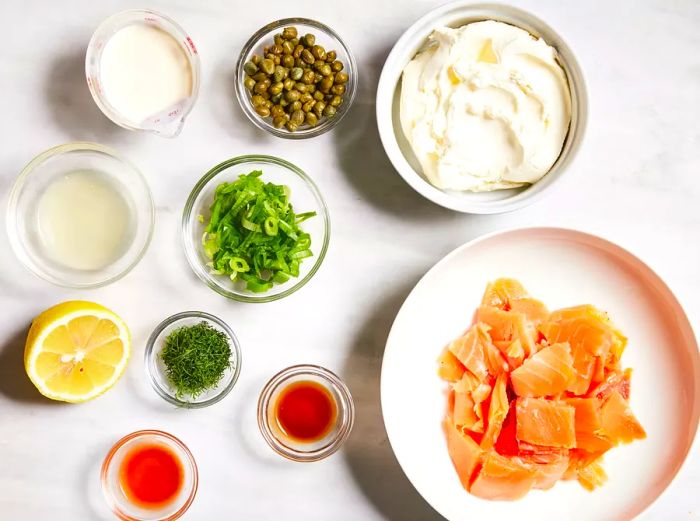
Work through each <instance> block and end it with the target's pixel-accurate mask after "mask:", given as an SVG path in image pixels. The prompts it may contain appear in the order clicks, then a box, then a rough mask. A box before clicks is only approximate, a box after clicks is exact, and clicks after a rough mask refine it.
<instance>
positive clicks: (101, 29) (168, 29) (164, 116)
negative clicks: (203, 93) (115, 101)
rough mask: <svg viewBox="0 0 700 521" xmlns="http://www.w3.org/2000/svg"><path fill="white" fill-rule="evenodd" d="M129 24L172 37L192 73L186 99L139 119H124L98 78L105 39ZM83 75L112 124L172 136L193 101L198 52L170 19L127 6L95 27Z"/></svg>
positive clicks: (195, 97) (179, 127)
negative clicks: (127, 7)
mask: <svg viewBox="0 0 700 521" xmlns="http://www.w3.org/2000/svg"><path fill="white" fill-rule="evenodd" d="M133 24H147V25H150V26H153V27H157V28H158V29H160V30H162V31H164V32H165V33H167V34H169V35H170V36H172V37H173V38H174V39H175V41H176V42H178V43H179V45H180V47H181V48H182V50H183V51H184V54H185V56H186V57H187V60H188V61H189V65H190V69H191V72H192V91H191V93H190V95H189V96H188V97H187V98H184V99H182V100H180V101H179V102H177V103H175V104H174V105H171V106H170V107H167V108H166V109H164V110H162V111H159V112H157V113H155V114H153V115H151V116H149V117H148V118H146V119H145V120H143V121H140V122H134V121H130V120H128V119H127V118H125V117H124V116H123V115H122V114H120V113H119V112H118V111H117V110H116V109H115V108H114V107H113V106H112V105H111V104H110V102H109V100H108V98H107V96H106V95H105V92H104V88H103V85H102V82H101V79H100V78H101V70H100V62H101V58H102V51H103V50H104V48H105V45H106V44H107V41H108V40H109V39H110V38H111V37H112V36H113V35H114V34H115V33H116V32H117V31H119V30H120V29H122V28H124V27H127V26H129V25H133ZM85 75H86V77H87V83H88V87H89V89H90V93H91V94H92V97H93V99H94V100H95V103H96V104H97V106H98V107H99V108H100V110H101V111H102V112H103V113H104V115H105V116H107V117H108V118H109V119H111V120H112V121H113V122H114V123H116V124H117V125H119V126H120V127H123V128H126V129H128V130H141V131H145V132H152V133H154V134H157V135H159V136H162V137H167V138H174V137H176V136H177V135H178V134H179V133H180V131H181V130H182V126H183V125H184V123H185V118H186V117H187V115H188V114H189V113H190V111H191V110H192V107H194V104H195V101H196V100H197V94H198V93H199V81H200V79H199V76H200V63H199V55H198V53H197V48H196V47H195V45H194V43H193V42H192V39H191V38H190V37H189V36H188V35H187V33H186V32H185V30H184V29H183V28H182V27H180V25H178V24H177V23H176V22H175V21H174V20H173V19H171V18H169V17H167V16H165V15H163V14H161V13H157V12H155V11H151V10H148V9H130V10H128V11H122V12H121V13H117V14H115V15H112V16H110V17H109V18H107V19H106V20H105V21H103V22H102V23H101V24H100V25H99V26H98V27H97V29H96V30H95V32H94V33H93V35H92V38H91V39H90V43H89V44H88V48H87V53H86V55H85Z"/></svg>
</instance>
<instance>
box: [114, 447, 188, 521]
mask: <svg viewBox="0 0 700 521" xmlns="http://www.w3.org/2000/svg"><path fill="white" fill-rule="evenodd" d="M183 480H184V470H183V465H182V462H181V461H180V458H179V457H178V456H177V455H176V454H175V452H173V451H172V450H171V449H169V448H168V447H167V446H165V445H161V444H157V443H144V444H142V445H136V446H135V447H133V448H132V449H131V450H130V451H129V452H128V453H127V454H126V456H125V457H124V459H123V460H122V463H121V467H120V469H119V482H120V483H121V486H122V490H123V491H124V493H125V494H126V496H127V497H128V498H129V499H130V500H131V501H132V502H133V503H134V504H137V505H139V506H141V507H144V508H151V509H153V508H160V507H162V506H165V505H166V504H168V503H170V502H171V501H173V500H174V499H175V498H177V496H178V493H179V492H180V490H181V489H182V484H183Z"/></svg>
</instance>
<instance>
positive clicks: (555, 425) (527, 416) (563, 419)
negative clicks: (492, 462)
mask: <svg viewBox="0 0 700 521" xmlns="http://www.w3.org/2000/svg"><path fill="white" fill-rule="evenodd" d="M515 412H516V414H515V417H516V422H517V429H516V437H517V438H518V440H519V441H524V442H527V443H531V444H533V445H542V446H545V447H564V448H573V447H575V446H576V430H575V423H574V412H575V409H574V408H573V407H571V406H570V405H567V404H566V403H563V402H555V401H553V400H547V399H544V398H518V399H517V401H516V405H515Z"/></svg>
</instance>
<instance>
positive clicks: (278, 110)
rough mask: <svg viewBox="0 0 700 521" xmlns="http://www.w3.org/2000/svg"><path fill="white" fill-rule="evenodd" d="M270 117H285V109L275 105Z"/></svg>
mask: <svg viewBox="0 0 700 521" xmlns="http://www.w3.org/2000/svg"><path fill="white" fill-rule="evenodd" d="M270 115H271V116H272V117H273V118H276V117H279V116H284V108H282V107H280V106H279V105H275V106H274V107H272V108H271V109H270Z"/></svg>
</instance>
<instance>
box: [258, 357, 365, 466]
mask: <svg viewBox="0 0 700 521" xmlns="http://www.w3.org/2000/svg"><path fill="white" fill-rule="evenodd" d="M354 421H355V406H354V404H353V401H352V396H351V394H350V390H349V389H348V388H347V386H346V385H345V384H344V383H343V381H342V380H341V379H340V378H338V377H337V376H336V375H335V374H334V373H332V372H331V371H329V370H328V369H324V368H323V367H319V366H316V365H295V366H292V367H288V368H287V369H284V370H282V371H280V372H279V373H277V374H276V375H275V376H273V377H272V378H271V379H270V381H269V382H268V383H267V384H266V385H265V387H264V388H263V390H262V392H261V393H260V399H259V400H258V426H259V427H260V432H261V433H262V435H263V438H265V441H266V442H267V443H268V445H270V447H272V450H274V451H275V452H277V453H278V454H280V455H282V456H284V457H285V458H288V459H290V460H293V461H300V462H311V461H318V460H321V459H323V458H326V457H328V456H330V455H331V454H333V453H334V452H335V451H337V450H338V449H339V448H340V447H341V446H342V445H343V443H344V442H345V440H347V438H348V436H349V435H350V431H351V430H352V426H353V423H354Z"/></svg>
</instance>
